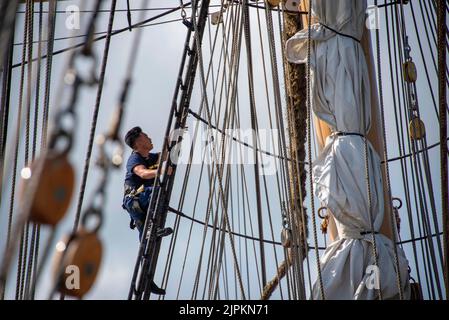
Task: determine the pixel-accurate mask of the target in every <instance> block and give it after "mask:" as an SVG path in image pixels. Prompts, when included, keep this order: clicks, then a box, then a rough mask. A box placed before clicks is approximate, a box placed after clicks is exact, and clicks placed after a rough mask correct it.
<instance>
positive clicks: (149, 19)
mask: <svg viewBox="0 0 449 320" xmlns="http://www.w3.org/2000/svg"><path fill="white" fill-rule="evenodd" d="M190 3H191V2H189V4H190ZM180 9H181V8H180V7H177V8H174V9H171V10H168V11H166V12H163V13H161V14H158V15H156V16H154V17H151V18H148V19H145V20H142V21H140V22H137V23H134V24H133V25H132V28H138V27H140V26H143V25H144V24H146V23H148V22H152V21H154V20H157V19H159V18H162V17H164V16H166V15H169V14H171V13H173V12H176V11H178V10H180ZM128 29H129V27H125V28H121V29H118V30H116V31H113V32H111V36H115V35H117V34H120V33H123V32H125V31H128ZM106 36H107V35H103V36H100V37H96V38H92V43H93V42H96V41H100V40H103V39H106ZM73 38H74V37H71V39H73ZM84 45H85V42H81V43H78V44H76V45H72V46H69V47H67V48H64V49H61V50H56V51H54V52H52V54H53V56H55V55H58V54H61V53H64V52H67V51H71V50H74V49H78V48H82V47H83V46H84ZM47 56H48V53H47V54H46V55H43V56H42V57H41V58H42V59H46V58H47ZM36 59H37V58H34V59H33V60H32V62H34V61H35V60H36ZM25 63H28V61H27V62H25ZM20 65H21V64H14V65H13V66H12V67H13V68H17V67H19V66H20Z"/></svg>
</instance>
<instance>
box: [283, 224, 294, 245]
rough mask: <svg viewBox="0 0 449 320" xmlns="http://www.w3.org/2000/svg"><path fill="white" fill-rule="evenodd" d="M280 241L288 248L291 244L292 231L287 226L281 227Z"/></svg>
mask: <svg viewBox="0 0 449 320" xmlns="http://www.w3.org/2000/svg"><path fill="white" fill-rule="evenodd" d="M281 243H282V246H283V247H284V248H290V247H291V246H292V232H291V231H290V230H289V229H287V228H284V229H282V232H281Z"/></svg>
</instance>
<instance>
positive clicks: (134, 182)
mask: <svg viewBox="0 0 449 320" xmlns="http://www.w3.org/2000/svg"><path fill="white" fill-rule="evenodd" d="M158 158H159V153H151V152H150V153H148V157H146V158H145V157H143V156H141V155H140V154H139V153H137V152H135V151H133V152H132V153H131V155H130V156H129V158H128V162H127V163H126V176H125V183H126V184H127V185H129V186H131V187H133V188H139V187H140V186H141V185H142V184H143V185H144V186H145V187H148V186H152V185H153V184H154V179H142V178H141V177H139V176H138V175H137V174H135V173H134V171H133V170H134V168H135V167H136V166H138V165H144V166H145V168H147V169H157V165H158V161H157V160H158Z"/></svg>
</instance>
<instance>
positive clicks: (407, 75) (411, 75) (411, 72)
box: [403, 61, 418, 83]
mask: <svg viewBox="0 0 449 320" xmlns="http://www.w3.org/2000/svg"><path fill="white" fill-rule="evenodd" d="M403 68H404V80H405V81H407V82H409V83H413V82H416V79H418V73H417V71H416V65H415V63H414V62H413V61H407V62H405V63H404V64H403Z"/></svg>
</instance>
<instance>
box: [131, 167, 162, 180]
mask: <svg viewBox="0 0 449 320" xmlns="http://www.w3.org/2000/svg"><path fill="white" fill-rule="evenodd" d="M133 172H134V173H135V174H137V175H138V176H139V177H141V178H142V179H153V178H156V174H157V169H147V168H145V166H144V165H143V164H139V165H137V166H135V167H134V169H133Z"/></svg>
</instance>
